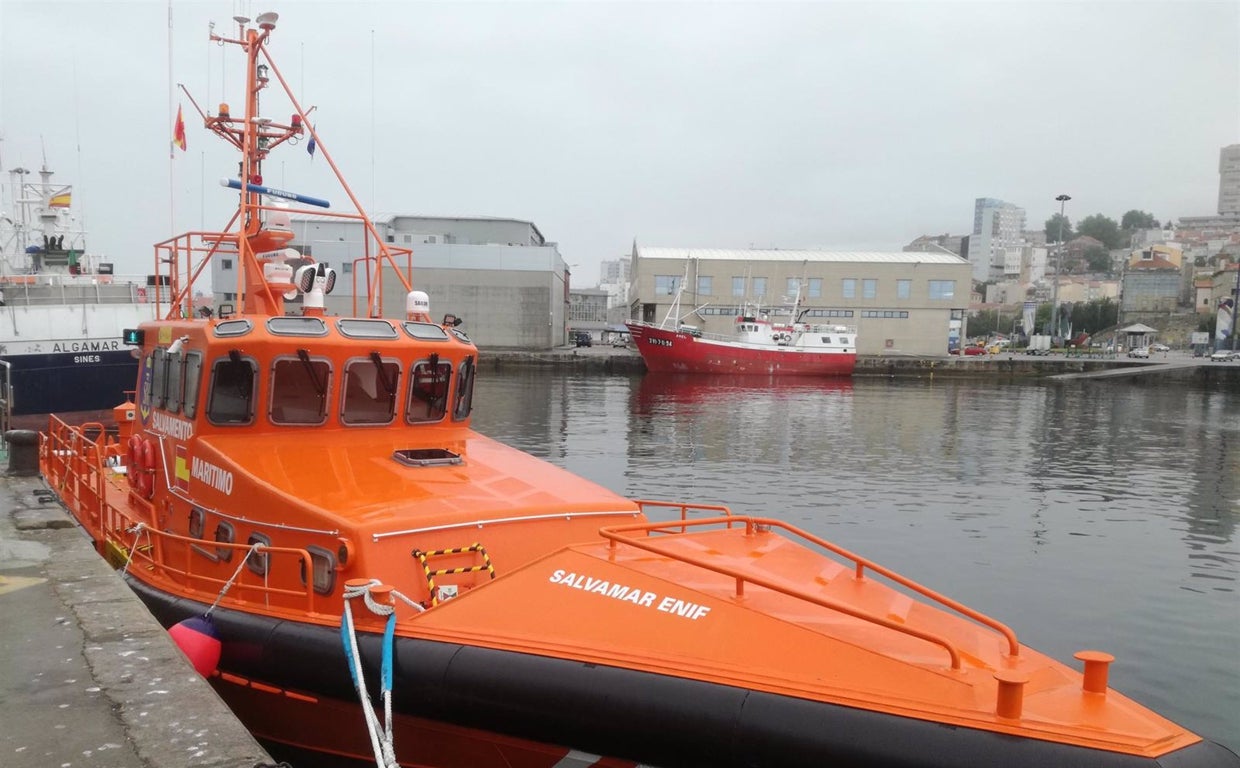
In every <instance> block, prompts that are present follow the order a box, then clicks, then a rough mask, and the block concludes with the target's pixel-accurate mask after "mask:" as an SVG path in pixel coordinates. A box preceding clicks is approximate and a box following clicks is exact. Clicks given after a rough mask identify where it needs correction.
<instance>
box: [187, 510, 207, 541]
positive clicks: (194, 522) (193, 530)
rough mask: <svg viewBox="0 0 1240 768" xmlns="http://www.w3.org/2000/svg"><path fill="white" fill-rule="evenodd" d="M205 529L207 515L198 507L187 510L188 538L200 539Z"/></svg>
mask: <svg viewBox="0 0 1240 768" xmlns="http://www.w3.org/2000/svg"><path fill="white" fill-rule="evenodd" d="M206 529H207V513H206V511H205V510H202V509H199V508H198V507H191V508H190V510H189V537H190V538H191V539H201V538H202V532H203V531H205V530H206Z"/></svg>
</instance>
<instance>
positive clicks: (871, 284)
mask: <svg viewBox="0 0 1240 768" xmlns="http://www.w3.org/2000/svg"><path fill="white" fill-rule="evenodd" d="M877 297H878V281H877V280H874V279H873V278H866V279H865V280H862V281H861V298H863V299H874V298H877Z"/></svg>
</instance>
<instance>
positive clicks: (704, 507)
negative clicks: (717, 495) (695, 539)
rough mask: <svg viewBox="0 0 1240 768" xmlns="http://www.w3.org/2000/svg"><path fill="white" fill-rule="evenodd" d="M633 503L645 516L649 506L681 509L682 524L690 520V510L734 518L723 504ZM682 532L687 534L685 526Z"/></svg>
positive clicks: (637, 501)
mask: <svg viewBox="0 0 1240 768" xmlns="http://www.w3.org/2000/svg"><path fill="white" fill-rule="evenodd" d="M633 502H634V503H635V504H637V506H638V507H639V508H640V509H641V511H642V514H645V512H646V507H648V506H649V507H669V508H671V509H679V510H680V519H681V521H682V522H683V521H687V520H688V519H689V510H691V509H692V510H700V511H702V512H722V513H723V515H724V517H733V515H732V510H731V509H729V508H728V507H727V506H725V505H723V504H690V503H688V502H680V501H658V500H654V499H633ZM728 527H729V528H731V527H732V524H731V523H728ZM680 532H681V533H684V532H685V526H683V525H682V526H681V527H680Z"/></svg>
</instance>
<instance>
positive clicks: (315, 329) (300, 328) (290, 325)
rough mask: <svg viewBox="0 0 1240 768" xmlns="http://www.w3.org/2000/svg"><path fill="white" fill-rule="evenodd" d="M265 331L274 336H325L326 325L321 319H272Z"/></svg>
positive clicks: (268, 321)
mask: <svg viewBox="0 0 1240 768" xmlns="http://www.w3.org/2000/svg"><path fill="white" fill-rule="evenodd" d="M267 330H268V331H270V332H271V333H272V334H273V335H276V336H326V335H327V323H325V322H323V318H321V317H272V318H269V319H268V320H267Z"/></svg>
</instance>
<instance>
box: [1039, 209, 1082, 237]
mask: <svg viewBox="0 0 1240 768" xmlns="http://www.w3.org/2000/svg"><path fill="white" fill-rule="evenodd" d="M1060 219H1063V242H1067V241H1069V240H1071V239H1072V238H1074V237H1076V235H1074V234H1072V220H1071V219H1069V218H1068V217H1067V216H1061V215H1060V214H1058V213H1057V214H1055V215H1054V216H1052V217H1050V218H1049V219H1047V220H1046V242H1048V243H1058V242H1059V220H1060Z"/></svg>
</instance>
